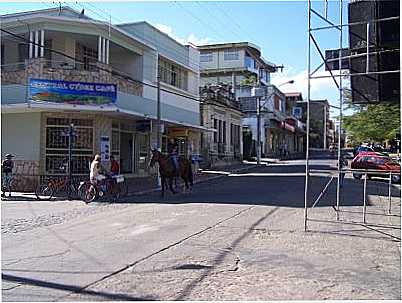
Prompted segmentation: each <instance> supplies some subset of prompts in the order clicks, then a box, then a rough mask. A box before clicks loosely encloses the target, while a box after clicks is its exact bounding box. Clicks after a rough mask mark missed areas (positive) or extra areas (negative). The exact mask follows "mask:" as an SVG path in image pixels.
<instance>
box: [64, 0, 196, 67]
mask: <svg viewBox="0 0 402 303" xmlns="http://www.w3.org/2000/svg"><path fill="white" fill-rule="evenodd" d="M64 3H66V4H68V3H67V2H64ZM76 3H77V5H81V6H82V8H84V9H85V8H86V7H85V6H84V5H83V4H78V2H76ZM93 7H94V6H93ZM89 11H92V12H93V10H91V9H89ZM97 15H98V16H100V15H99V14H97ZM109 16H110V17H111V19H113V20H117V21H120V22H124V21H123V20H121V19H119V18H116V17H113V16H111V15H109ZM88 21H89V22H91V23H93V21H92V20H88ZM100 22H102V23H106V22H105V21H103V20H100ZM107 24H109V22H107ZM95 26H96V24H95ZM117 27H118V28H119V29H123V30H124V31H126V30H125V29H124V28H121V27H119V26H118V25H117ZM128 33H129V34H130V35H133V36H137V35H136V34H134V33H131V32H129V31H128ZM139 38H141V39H142V40H144V41H145V42H148V43H150V44H151V45H153V44H155V40H154V41H153V40H150V39H148V38H147V37H145V36H139ZM172 39H174V38H172ZM174 40H175V41H177V40H176V39H174ZM178 43H180V42H178ZM180 44H181V43H180ZM162 49H164V50H167V51H169V52H172V53H174V54H175V55H176V56H177V58H180V59H181V60H183V61H184V62H187V61H188V62H189V63H191V64H192V65H193V66H195V67H197V68H198V69H200V68H201V66H200V64H199V62H198V61H194V60H192V59H191V58H190V56H183V54H182V53H179V52H178V51H177V50H176V49H174V48H173V47H169V46H166V45H164V46H163V47H162Z"/></svg>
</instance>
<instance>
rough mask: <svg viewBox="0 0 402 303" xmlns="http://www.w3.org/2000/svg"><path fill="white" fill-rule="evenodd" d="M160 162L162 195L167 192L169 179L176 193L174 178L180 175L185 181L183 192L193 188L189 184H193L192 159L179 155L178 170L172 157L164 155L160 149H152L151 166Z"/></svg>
mask: <svg viewBox="0 0 402 303" xmlns="http://www.w3.org/2000/svg"><path fill="white" fill-rule="evenodd" d="M156 162H158V164H159V173H160V176H161V185H162V193H161V195H162V197H163V196H164V194H165V185H167V183H166V182H167V181H169V189H170V191H171V192H172V193H173V194H175V193H176V192H175V190H174V189H173V179H174V178H176V177H177V176H178V175H179V176H180V177H181V178H182V179H183V181H184V187H183V192H186V190H191V188H190V186H189V184H190V185H191V187H192V186H193V172H192V169H191V161H190V160H188V159H185V158H184V157H181V156H180V157H179V160H178V162H179V171H178V172H176V171H175V169H174V167H173V163H172V160H171V159H170V157H169V156H165V155H163V154H162V153H161V152H160V151H158V150H156V149H154V150H152V158H151V161H150V163H149V166H150V167H153V166H154V165H155V163H156Z"/></svg>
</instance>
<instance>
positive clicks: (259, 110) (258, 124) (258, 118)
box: [256, 73, 261, 165]
mask: <svg viewBox="0 0 402 303" xmlns="http://www.w3.org/2000/svg"><path fill="white" fill-rule="evenodd" d="M256 85H257V87H259V86H260V74H259V73H258V75H257V84H256ZM260 164H261V97H259V96H258V97H257V165H260Z"/></svg>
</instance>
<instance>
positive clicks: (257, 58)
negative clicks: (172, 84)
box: [198, 42, 277, 99]
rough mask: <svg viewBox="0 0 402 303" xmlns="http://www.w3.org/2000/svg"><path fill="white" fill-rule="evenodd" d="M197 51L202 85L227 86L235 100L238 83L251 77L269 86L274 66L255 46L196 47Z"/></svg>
mask: <svg viewBox="0 0 402 303" xmlns="http://www.w3.org/2000/svg"><path fill="white" fill-rule="evenodd" d="M198 49H199V50H200V75H201V80H200V83H201V86H204V85H208V84H229V85H231V86H232V90H233V93H234V94H235V98H236V99H238V96H239V93H240V91H241V88H242V87H241V86H242V85H241V84H242V82H243V81H244V80H245V79H248V78H250V77H251V76H254V77H255V79H257V78H259V79H260V83H261V85H263V86H265V85H269V84H270V81H271V76H270V75H271V73H272V72H275V71H276V69H277V68H276V66H275V65H274V64H273V63H271V62H268V61H267V60H265V59H264V58H263V57H262V55H261V50H260V48H259V47H258V46H256V45H254V44H252V43H249V42H238V43H221V44H209V45H201V46H198Z"/></svg>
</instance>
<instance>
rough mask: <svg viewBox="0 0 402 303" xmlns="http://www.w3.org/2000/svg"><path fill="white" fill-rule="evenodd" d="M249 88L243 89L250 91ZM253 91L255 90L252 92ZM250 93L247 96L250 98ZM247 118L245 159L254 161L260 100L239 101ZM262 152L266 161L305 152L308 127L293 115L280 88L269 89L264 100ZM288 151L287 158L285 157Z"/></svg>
mask: <svg viewBox="0 0 402 303" xmlns="http://www.w3.org/2000/svg"><path fill="white" fill-rule="evenodd" d="M246 89H247V88H243V91H246ZM249 89H251V88H249ZM248 94H249V92H246V93H245V95H248ZM239 100H240V103H241V108H242V110H243V112H244V113H245V118H243V141H244V142H243V146H244V147H245V148H244V157H254V156H255V155H256V148H257V119H256V114H255V112H256V110H257V104H258V100H256V98H255V97H242V96H241V97H239ZM259 102H260V106H261V130H260V131H261V148H262V155H263V156H265V157H275V158H276V157H285V156H286V157H288V156H292V155H294V154H296V153H301V152H304V141H305V138H304V137H305V124H304V123H302V122H301V121H300V120H299V119H298V118H296V117H295V116H294V115H293V114H292V110H291V109H290V106H289V104H288V102H287V100H286V95H285V94H284V93H282V92H281V91H280V90H279V89H278V88H277V87H276V86H274V85H269V86H266V87H265V92H264V97H262V98H261V100H260V101H259ZM285 151H286V155H285Z"/></svg>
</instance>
